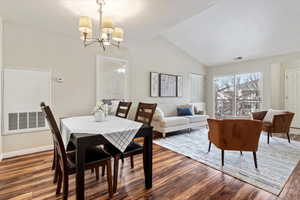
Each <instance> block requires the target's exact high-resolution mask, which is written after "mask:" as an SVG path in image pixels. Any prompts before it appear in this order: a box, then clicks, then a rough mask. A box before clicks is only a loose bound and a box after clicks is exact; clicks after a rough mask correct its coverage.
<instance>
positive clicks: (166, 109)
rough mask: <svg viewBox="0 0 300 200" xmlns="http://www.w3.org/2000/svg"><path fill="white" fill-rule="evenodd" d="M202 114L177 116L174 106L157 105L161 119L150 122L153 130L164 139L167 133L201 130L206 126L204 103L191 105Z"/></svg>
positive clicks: (157, 118)
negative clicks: (161, 114)
mask: <svg viewBox="0 0 300 200" xmlns="http://www.w3.org/2000/svg"><path fill="white" fill-rule="evenodd" d="M191 104H193V105H194V106H195V107H197V109H198V110H202V111H203V114H194V115H191V116H177V107H178V106H179V105H176V104H158V109H160V110H161V111H163V116H162V117H157V116H156V115H155V117H154V118H153V120H152V126H153V130H154V131H157V132H160V133H162V135H163V137H166V134H167V133H170V132H174V131H179V130H184V129H188V130H190V129H193V128H202V127H206V126H207V118H208V115H206V114H205V103H202V102H199V103H191Z"/></svg>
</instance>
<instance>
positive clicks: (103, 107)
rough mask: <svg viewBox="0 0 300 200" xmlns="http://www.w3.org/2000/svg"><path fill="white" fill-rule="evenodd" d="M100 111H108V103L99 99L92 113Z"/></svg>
mask: <svg viewBox="0 0 300 200" xmlns="http://www.w3.org/2000/svg"><path fill="white" fill-rule="evenodd" d="M99 111H100V112H101V111H102V112H104V113H106V112H107V104H104V103H103V102H102V101H98V102H97V103H96V106H95V107H94V109H93V112H92V114H95V113H96V112H99Z"/></svg>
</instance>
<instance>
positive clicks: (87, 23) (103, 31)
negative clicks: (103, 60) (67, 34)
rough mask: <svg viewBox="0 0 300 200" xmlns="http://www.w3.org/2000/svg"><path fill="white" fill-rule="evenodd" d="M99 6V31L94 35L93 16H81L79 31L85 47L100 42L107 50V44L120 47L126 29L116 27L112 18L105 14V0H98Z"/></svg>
mask: <svg viewBox="0 0 300 200" xmlns="http://www.w3.org/2000/svg"><path fill="white" fill-rule="evenodd" d="M96 2H97V4H98V6H99V32H98V34H99V35H97V36H96V37H93V32H92V26H93V25H92V18H91V17H89V16H80V19H79V31H80V39H81V40H83V45H84V47H87V46H89V45H91V44H95V43H98V44H100V46H102V48H103V50H104V51H105V49H106V47H107V46H115V47H118V48H119V47H120V43H121V42H122V41H123V39H124V31H123V29H122V28H119V27H115V26H114V24H113V22H112V19H111V18H109V17H104V16H103V6H104V5H105V0H96Z"/></svg>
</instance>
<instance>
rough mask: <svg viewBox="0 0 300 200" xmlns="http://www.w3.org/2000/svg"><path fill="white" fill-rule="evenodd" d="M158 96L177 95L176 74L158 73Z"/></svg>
mask: <svg viewBox="0 0 300 200" xmlns="http://www.w3.org/2000/svg"><path fill="white" fill-rule="evenodd" d="M159 91H160V92H159V96H160V97H176V96H177V76H176V75H171V74H159Z"/></svg>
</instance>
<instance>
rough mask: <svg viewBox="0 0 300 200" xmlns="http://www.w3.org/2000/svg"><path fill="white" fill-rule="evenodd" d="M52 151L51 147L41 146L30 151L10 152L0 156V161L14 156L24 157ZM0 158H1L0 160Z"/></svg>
mask: <svg viewBox="0 0 300 200" xmlns="http://www.w3.org/2000/svg"><path fill="white" fill-rule="evenodd" d="M52 149H53V145H50V146H41V147H36V148H31V149H23V150H20V151H11V152H7V153H3V154H2V155H0V161H1V160H2V159H6V158H12V157H16V156H22V155H26V154H31V153H36V152H41V151H48V150H52ZM1 157H2V159H1Z"/></svg>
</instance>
